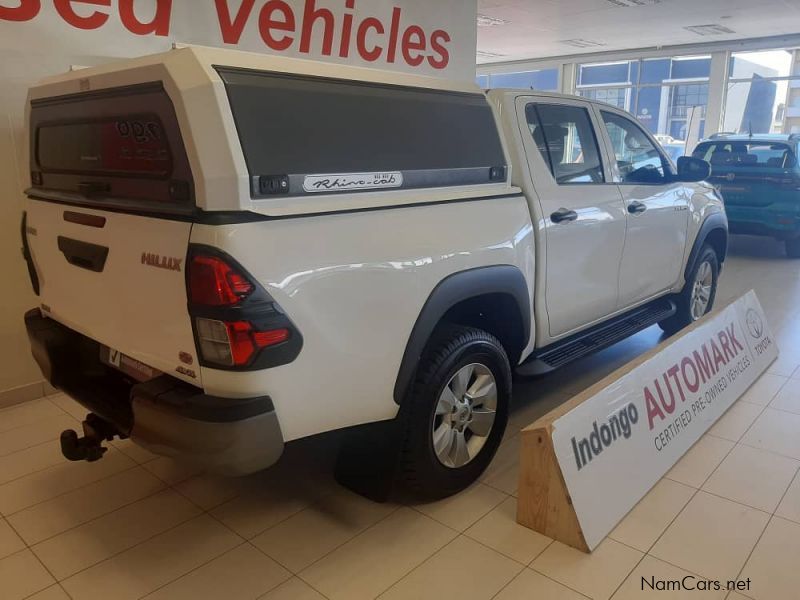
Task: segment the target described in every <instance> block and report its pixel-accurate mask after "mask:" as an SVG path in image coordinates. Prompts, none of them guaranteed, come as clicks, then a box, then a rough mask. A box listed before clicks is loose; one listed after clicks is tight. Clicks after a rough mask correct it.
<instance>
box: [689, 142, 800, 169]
mask: <svg viewBox="0 0 800 600" xmlns="http://www.w3.org/2000/svg"><path fill="white" fill-rule="evenodd" d="M692 156H694V157H695V158H701V159H703V160H706V161H708V162H710V163H711V166H712V167H713V166H717V167H726V168H738V167H748V168H773V169H791V168H794V167H795V166H797V159H796V157H795V154H794V152H793V151H792V149H791V148H790V147H789V145H788V144H781V143H777V144H776V143H772V142H758V141H752V142H738V141H736V142H735V141H720V142H706V143H704V144H700V145H699V146H698V147H697V149H696V150H695V151H694V153H693V154H692Z"/></svg>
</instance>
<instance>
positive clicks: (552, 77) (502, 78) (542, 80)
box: [478, 69, 558, 92]
mask: <svg viewBox="0 0 800 600" xmlns="http://www.w3.org/2000/svg"><path fill="white" fill-rule="evenodd" d="M478 85H480V86H481V87H482V88H484V89H497V88H515V89H528V90H539V91H541V92H556V91H558V69H540V70H537V71H521V72H518V73H490V74H488V75H480V76H478Z"/></svg>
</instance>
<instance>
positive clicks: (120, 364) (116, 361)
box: [100, 346, 161, 382]
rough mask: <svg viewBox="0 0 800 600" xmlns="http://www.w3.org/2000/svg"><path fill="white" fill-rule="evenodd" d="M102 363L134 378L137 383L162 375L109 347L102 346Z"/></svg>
mask: <svg viewBox="0 0 800 600" xmlns="http://www.w3.org/2000/svg"><path fill="white" fill-rule="evenodd" d="M100 361H101V362H103V363H104V364H107V365H108V366H110V367H114V368H115V369H117V370H118V371H122V372H123V373H125V375H127V376H128V377H133V378H134V379H135V380H136V381H140V382H141V381H148V380H150V379H153V378H155V377H158V376H159V375H161V371H158V370H156V369H154V368H152V367H148V366H147V365H146V364H144V363H141V362H139V361H138V360H136V359H135V358H131V357H130V356H126V355H125V354H123V353H122V352H120V351H119V350H115V349H114V348H109V347H108V346H100Z"/></svg>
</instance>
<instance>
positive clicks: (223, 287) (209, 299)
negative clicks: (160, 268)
mask: <svg viewBox="0 0 800 600" xmlns="http://www.w3.org/2000/svg"><path fill="white" fill-rule="evenodd" d="M254 289H255V288H254V287H253V284H252V283H250V282H249V281H248V280H247V278H246V277H245V276H244V275H242V274H241V273H239V272H238V271H237V270H236V269H234V268H233V267H232V266H230V265H229V264H228V263H226V262H225V261H224V260H222V259H221V258H217V257H216V256H203V255H199V256H194V257H193V258H192V262H191V263H190V264H189V301H190V302H191V303H192V304H196V305H203V306H233V305H235V304H239V303H240V302H241V301H242V300H244V299H245V298H246V297H247V296H249V295H250V294H252V293H253V290H254Z"/></svg>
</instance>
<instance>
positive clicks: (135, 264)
mask: <svg viewBox="0 0 800 600" xmlns="http://www.w3.org/2000/svg"><path fill="white" fill-rule="evenodd" d="M30 115H31V116H30V148H31V150H30V153H31V154H30V165H31V180H32V182H33V186H32V188H31V189H29V190H28V191H27V193H28V197H29V199H28V202H27V206H26V231H25V235H26V237H27V242H28V246H29V247H30V252H31V257H32V261H33V265H34V267H35V270H36V274H37V276H38V279H39V283H40V301H41V305H42V309H43V311H44V312H45V314H47V315H49V316H51V317H52V318H54V319H55V320H57V321H59V322H61V323H63V324H64V325H66V326H68V327H70V328H72V329H74V330H76V331H79V332H80V333H83V334H84V335H86V336H88V337H90V338H92V339H94V340H97V341H98V342H100V343H101V344H103V345H105V346H108V347H109V348H110V349H111V353H110V354H111V356H112V357H113V360H112V362H114V364H117V363H118V362H119V361H120V358H119V356H120V355H119V354H117V353H118V352H119V353H122V356H123V357H124V356H127V357H130V358H132V359H134V361H140V362H141V363H144V364H145V365H149V366H150V367H152V368H154V369H157V370H159V371H163V372H166V373H170V374H172V375H174V376H176V377H179V378H181V379H184V380H185V381H188V382H190V383H194V384H197V385H199V383H200V381H199V369H198V368H196V366H191V365H196V362H197V357H196V355H195V344H194V337H193V332H192V326H191V321H190V318H189V315H188V311H187V298H186V283H185V278H184V268H185V260H186V254H187V249H188V244H189V236H190V233H191V221H190V219H189V218H188V216H189V215H190V214H191V213H192V212H193V211H194V199H193V184H192V177H191V171H190V168H189V163H188V159H187V157H186V152H185V149H184V146H183V142H182V139H181V135H180V130H179V127H178V123H177V119H176V117H175V111H174V109H173V106H172V103H171V101H170V99H169V97H168V96H167V94H166V92H165V91H164V90H163V89H162V87H161V85H160V84H153V85H144V86H135V87H130V88H121V89H115V90H110V91H105V92H92V93H86V94H78V95H74V96H66V97H59V98H53V99H46V100H40V101H34V102H33V103H32V106H31V109H30ZM123 360H124V359H123Z"/></svg>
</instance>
